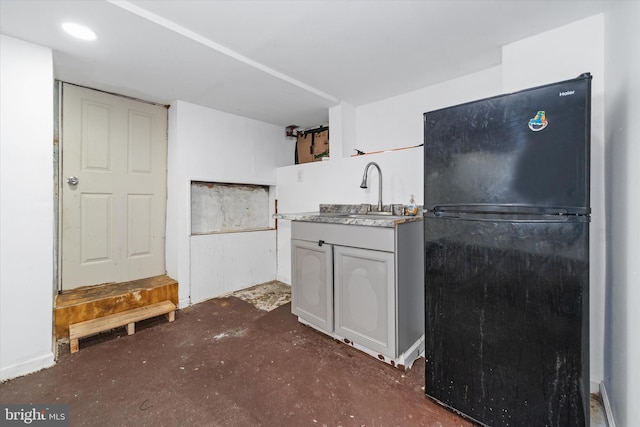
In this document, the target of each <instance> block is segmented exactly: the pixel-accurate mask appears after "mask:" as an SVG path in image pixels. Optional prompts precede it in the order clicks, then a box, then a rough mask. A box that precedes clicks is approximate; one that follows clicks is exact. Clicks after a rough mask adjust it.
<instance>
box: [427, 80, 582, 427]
mask: <svg viewBox="0 0 640 427" xmlns="http://www.w3.org/2000/svg"><path fill="white" fill-rule="evenodd" d="M590 99H591V75H590V74H588V73H585V74H583V75H581V76H579V77H578V78H576V79H572V80H568V81H563V82H558V83H554V84H549V85H545V86H540V87H536V88H532V89H527V90H523V91H520V92H515V93H510V94H506V95H501V96H496V97H492V98H488V99H483V100H479V101H475V102H470V103H466V104H462V105H457V106H453V107H449V108H443V109H440V110H437V111H431V112H428V113H425V114H424V159H425V161H424V208H425V213H424V230H425V321H426V325H425V326H426V330H425V332H426V341H425V360H426V372H425V376H426V383H425V393H426V395H427V396H428V397H429V398H431V399H433V400H435V401H437V402H438V403H440V404H442V405H445V406H446V407H448V408H450V409H452V410H454V411H456V412H458V413H460V414H462V415H464V416H466V417H468V418H470V419H472V420H474V421H476V422H478V423H480V424H482V425H487V426H517V427H525V426H535V427H540V426H562V427H567V426H588V425H589V407H590V404H589V221H590V211H591V209H590V203H589V162H590V150H589V146H590V115H591V112H590Z"/></svg>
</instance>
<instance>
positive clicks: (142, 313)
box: [69, 301, 176, 353]
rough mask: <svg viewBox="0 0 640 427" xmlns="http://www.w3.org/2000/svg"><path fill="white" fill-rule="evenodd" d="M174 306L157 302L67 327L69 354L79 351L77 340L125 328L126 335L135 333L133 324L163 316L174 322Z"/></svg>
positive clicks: (170, 303)
mask: <svg viewBox="0 0 640 427" xmlns="http://www.w3.org/2000/svg"><path fill="white" fill-rule="evenodd" d="M175 310H176V306H175V304H173V303H172V302H171V301H163V302H158V303H155V304H151V305H145V306H144V307H139V308H134V309H131V310H127V311H123V312H121V313H116V314H110V315H108V316H104V317H99V318H97V319H92V320H86V321H84V322H78V323H73V324H71V325H69V344H70V346H71V353H75V352H77V351H78V350H79V349H80V345H79V343H78V340H79V339H80V338H84V337H88V336H89V335H94V334H97V333H99V332H103V331H108V330H109V329H113V328H118V327H120V326H125V325H126V326H127V335H132V334H133V333H135V324H136V322H139V321H141V320H145V319H150V318H152V317H156V316H160V315H162V314H165V315H166V316H167V319H169V322H173V321H174V320H175Z"/></svg>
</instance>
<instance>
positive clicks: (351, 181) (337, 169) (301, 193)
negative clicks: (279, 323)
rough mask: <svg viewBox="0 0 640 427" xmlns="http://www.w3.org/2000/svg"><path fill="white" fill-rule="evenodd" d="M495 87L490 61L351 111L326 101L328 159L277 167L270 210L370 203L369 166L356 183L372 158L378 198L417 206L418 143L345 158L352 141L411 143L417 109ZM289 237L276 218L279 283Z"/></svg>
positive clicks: (284, 277) (373, 191) (417, 127)
mask: <svg viewBox="0 0 640 427" xmlns="http://www.w3.org/2000/svg"><path fill="white" fill-rule="evenodd" d="M501 86H502V80H501V71H500V67H495V68H491V69H489V70H485V71H482V72H479V73H476V74H473V75H470V76H466V77H462V78H459V79H455V80H451V81H449V82H446V83H443V84H441V85H436V86H431V87H428V88H425V89H421V90H418V91H415V92H410V93H407V94H404V95H400V96H396V97H393V98H389V99H387V100H383V101H378V102H374V103H371V104H367V105H364V106H361V107H357V108H355V112H354V111H353V107H351V106H348V105H339V106H336V107H333V108H332V109H331V110H330V112H329V127H330V144H331V146H330V153H331V159H330V160H329V161H323V162H314V163H306V164H302V165H293V166H288V167H282V168H279V169H278V178H277V183H278V186H277V197H278V210H279V211H280V212H305V211H317V210H318V205H319V204H320V203H341V204H360V203H370V204H376V203H377V202H378V173H377V171H375V170H371V171H370V173H369V188H367V189H366V190H365V189H362V188H360V182H361V181H362V174H363V172H364V168H365V166H366V164H367V163H368V162H372V161H373V162H376V163H378V164H379V165H380V168H381V169H382V177H383V179H382V183H383V185H382V199H383V203H384V204H390V203H402V204H405V205H406V204H408V203H409V198H410V196H411V194H414V195H415V200H416V202H417V203H418V204H420V205H421V204H422V201H423V162H424V160H423V151H422V147H417V148H411V149H407V150H399V151H387V152H384V153H378V154H369V155H364V156H357V157H350V154H351V153H353V150H352V148H353V147H356V148H358V149H360V150H362V151H364V152H369V151H377V150H391V149H394V148H398V147H403V146H418V145H420V144H422V141H423V113H424V112H426V111H429V110H433V109H436V108H441V107H444V106H448V105H453V104H457V103H461V102H466V101H471V100H473V99H477V98H483V97H487V96H491V95H496V94H497V93H500V89H501ZM354 121H355V123H354ZM354 126H355V128H354ZM354 138H355V140H354ZM334 139H338V140H339V144H340V145H342V150H339V149H335V146H334ZM348 147H352V148H348ZM336 152H337V153H338V154H337V155H336V154H335V153H336ZM340 152H343V153H345V155H346V157H341V156H340V155H339V154H340ZM290 239H291V223H290V221H279V224H278V280H281V281H283V282H285V283H291V256H290V253H291V245H290V241H289V240H290Z"/></svg>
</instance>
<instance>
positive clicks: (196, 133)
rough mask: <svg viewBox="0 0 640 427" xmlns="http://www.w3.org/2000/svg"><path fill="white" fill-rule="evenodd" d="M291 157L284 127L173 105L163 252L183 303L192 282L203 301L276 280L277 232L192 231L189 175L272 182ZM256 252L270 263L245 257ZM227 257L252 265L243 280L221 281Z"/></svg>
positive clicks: (230, 267)
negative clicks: (202, 233)
mask: <svg viewBox="0 0 640 427" xmlns="http://www.w3.org/2000/svg"><path fill="white" fill-rule="evenodd" d="M293 161H294V141H293V140H287V139H286V138H285V135H284V129H283V128H281V127H278V126H275V125H270V124H267V123H262V122H258V121H256V120H251V119H246V118H243V117H240V116H236V115H233V114H228V113H223V112H220V111H216V110H212V109H209V108H205V107H201V106H198V105H194V104H189V103H186V102H183V101H176V102H174V103H173V104H172V106H171V108H170V109H169V142H168V174H167V181H168V182H167V252H166V256H167V274H168V275H169V276H170V277H172V278H174V279H176V280H178V283H179V285H178V293H179V300H180V306H181V307H184V306H186V305H188V304H189V303H190V295H191V291H192V287H193V286H195V287H197V290H196V293H197V295H198V297H197V299H198V300H202V299H205V298H206V297H214V296H217V295H220V294H222V293H225V292H228V291H233V290H236V289H240V288H243V287H248V286H251V285H254V284H257V283H262V282H264V281H266V280H273V279H275V265H276V264H275V244H276V243H275V233H273V232H269V231H265V232H250V233H234V234H232V235H215V234H214V235H209V236H197V237H191V236H190V234H191V233H190V221H191V213H190V207H191V200H190V194H191V181H192V180H193V181H212V182H229V183H248V184H262V185H275V183H276V168H277V167H279V166H283V165H287V164H292V163H293ZM261 233H271V234H270V236H271V237H270V238H268V237H267V238H265V236H262V235H260V234H261ZM192 239H197V242H195V243H194V242H192ZM193 251H196V253H193ZM202 251H205V252H206V253H202ZM252 251H253V252H252ZM255 251H257V253H258V254H263V255H256V253H254V252H255ZM207 254H209V255H208V256H207ZM270 254H272V255H270ZM255 256H265V257H271V259H272V262H271V264H270V266H269V267H266V266H265V265H264V264H259V265H256V264H252V263H250V262H249V258H252V257H255ZM229 259H237V260H242V259H247V264H246V266H247V268H249V267H250V266H253V267H251V268H249V270H250V271H251V274H249V275H248V276H246V280H241V281H238V280H236V281H234V283H233V284H230V283H228V282H226V279H225V278H228V277H231V276H232V275H233V273H235V272H236V271H237V269H238V266H237V265H235V264H232V263H229V262H228V260H229ZM194 278H195V280H196V281H197V282H196V283H192V280H193V279H194ZM193 302H196V301H193Z"/></svg>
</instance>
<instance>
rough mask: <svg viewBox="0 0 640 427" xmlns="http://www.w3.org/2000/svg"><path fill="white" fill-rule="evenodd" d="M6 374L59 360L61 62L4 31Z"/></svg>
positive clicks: (0, 270) (0, 277)
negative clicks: (57, 113)
mask: <svg viewBox="0 0 640 427" xmlns="http://www.w3.org/2000/svg"><path fill="white" fill-rule="evenodd" d="M0 123H1V127H0V236H1V238H0V325H1V326H2V330H1V331H0V379H2V380H4V379H7V378H12V377H16V376H20V375H23V374H26V373H29V372H32V371H35V370H38V369H41V368H44V367H47V366H51V365H52V364H53V363H54V354H53V298H54V280H53V247H54V241H53V230H54V223H53V197H54V195H53V60H52V52H51V50H50V49H47V48H43V47H40V46H35V45H33V44H30V43H26V42H23V41H20V40H16V39H13V38H11V37H6V36H0Z"/></svg>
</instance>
